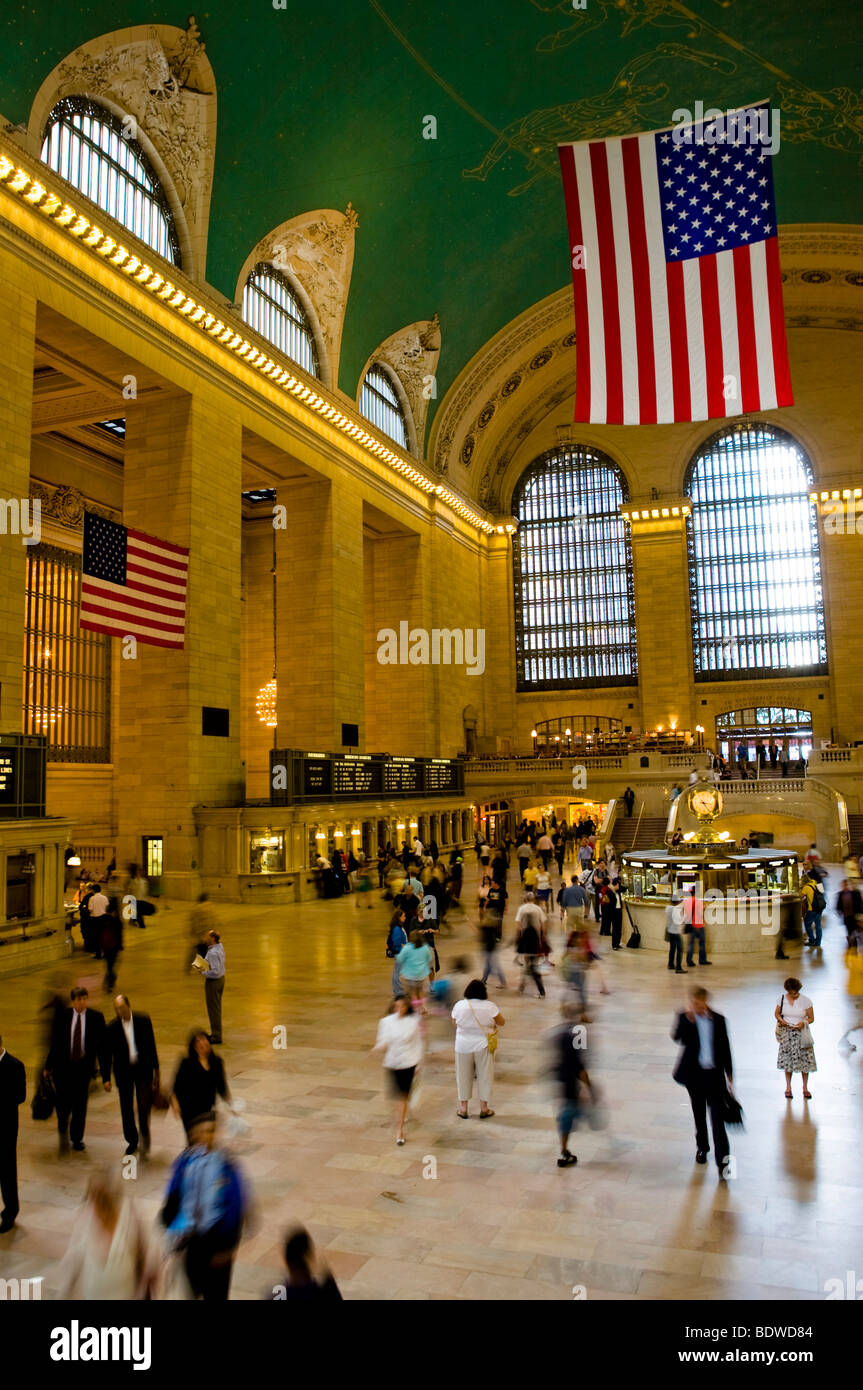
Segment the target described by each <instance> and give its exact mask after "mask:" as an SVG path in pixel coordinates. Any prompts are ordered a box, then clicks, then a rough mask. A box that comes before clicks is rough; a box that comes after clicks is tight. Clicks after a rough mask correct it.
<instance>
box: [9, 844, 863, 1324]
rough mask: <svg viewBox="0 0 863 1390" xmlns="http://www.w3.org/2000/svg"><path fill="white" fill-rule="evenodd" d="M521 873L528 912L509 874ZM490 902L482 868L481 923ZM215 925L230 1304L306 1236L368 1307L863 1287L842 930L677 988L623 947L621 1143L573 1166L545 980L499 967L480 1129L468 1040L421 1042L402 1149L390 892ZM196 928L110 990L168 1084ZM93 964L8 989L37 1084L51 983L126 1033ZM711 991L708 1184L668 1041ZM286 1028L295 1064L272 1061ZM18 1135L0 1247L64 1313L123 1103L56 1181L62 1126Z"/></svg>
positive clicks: (579, 1146) (594, 1150)
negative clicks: (723, 1141) (559, 1146)
mask: <svg viewBox="0 0 863 1390" xmlns="http://www.w3.org/2000/svg"><path fill="white" fill-rule="evenodd" d="M470 857H471V858H472V856H470ZM510 879H511V884H510V886H511V890H512V891H515V889H513V887H512V880H513V879H514V880H515V881H516V884H517V873H516V872H515V871H511V874H510ZM474 893H475V873H474V870H473V868H472V866H471V867H470V868H469V870H468V873H467V876H466V882H465V891H464V901H465V902H466V903H468V904H472V903H473V901H474ZM218 911H219V913H220V916H221V918H222V921H223V928H224V930H223V939H224V942H225V946H226V950H227V962H228V973H227V984H226V989H225V997H224V1028H225V1033H224V1036H225V1044H224V1046H223V1048H222V1049H221V1051H222V1055H223V1057H224V1060H225V1064H226V1067H227V1070H228V1075H229V1080H230V1084H231V1087H232V1089H233V1092H234V1094H235V1095H236V1096H237V1097H242V1098H243V1099H244V1100H245V1102H246V1118H247V1119H248V1120H249V1121H250V1123H251V1126H252V1129H251V1133H250V1135H249V1136H248V1137H246V1138H244V1139H242V1140H239V1141H237V1143H236V1145H235V1148H236V1152H237V1154H238V1156H239V1157H240V1160H241V1162H242V1164H243V1167H244V1170H245V1172H246V1174H247V1175H248V1177H249V1179H250V1181H251V1184H252V1186H253V1189H254V1195H255V1200H256V1215H255V1219H254V1221H253V1224H252V1228H251V1230H250V1232H249V1235H248V1237H247V1239H246V1240H245V1241H244V1243H243V1245H242V1247H241V1249H240V1252H239V1256H238V1259H237V1263H236V1266H235V1273H234V1281H233V1289H232V1297H234V1298H258V1297H261V1296H262V1295H264V1294H266V1292H267V1291H268V1290H269V1289H270V1288H271V1287H272V1285H273V1284H274V1283H277V1282H279V1274H280V1268H281V1266H280V1234H281V1232H282V1231H283V1229H284V1228H285V1227H286V1226H287V1225H288V1224H289V1223H292V1222H295V1221H301V1222H303V1223H304V1224H306V1225H307V1226H308V1227H309V1229H310V1231H311V1232H312V1235H313V1237H314V1239H315V1241H316V1242H317V1244H318V1246H319V1248H320V1249H321V1250H322V1251H323V1252H325V1257H326V1259H327V1261H328V1262H329V1264H330V1266H331V1268H332V1270H333V1272H334V1274H335V1276H336V1278H337V1280H338V1281H339V1284H340V1286H341V1288H342V1291H343V1293H344V1295H345V1297H346V1298H357V1299H386V1300H390V1299H394V1298H395V1299H453V1298H456V1299H522V1298H528V1299H547V1298H552V1299H571V1298H572V1297H573V1286H583V1287H584V1289H585V1290H586V1296H587V1298H588V1299H597V1298H613V1299H632V1298H639V1299H690V1298H696V1299H723V1298H744V1299H781V1300H787V1299H818V1298H823V1297H824V1285H825V1282H826V1281H827V1280H828V1279H840V1280H842V1281H843V1282H844V1281H845V1279H846V1272H847V1271H848V1270H854V1269H856V1268H859V1267H860V1264H861V1260H863V1165H861V1163H860V1160H859V1147H860V1137H861V1100H860V1097H861V1089H863V1088H861V1069H863V1032H861V1033H858V1034H857V1035H856V1036H855V1037H854V1038H853V1039H852V1041H855V1042H857V1043H858V1045H859V1050H858V1051H856V1052H850V1053H849V1052H842V1051H840V1050H839V1048H838V1041H839V1039H840V1037H841V1035H842V1034H843V1033H844V1031H845V1029H846V1028H847V1027H848V1026H849V1024H850V1023H851V1022H852V1020H853V1018H854V1015H855V1010H854V1006H853V1003H852V1002H851V1001H850V1000H849V999H848V998H847V995H846V992H845V970H844V965H843V947H844V932H843V931H842V928H841V924H839V923H838V922H837V921H836V920H835V918H833V917H832V914H828V915H827V917H825V923H826V924H827V927H826V930H825V935H824V951H823V959H821V960H817V959H812V958H811V956H810V952H809V951H803V953H802V957H801V955H800V948H799V947H795V948H792V949H793V950H794V954H793V956H792V959H791V961H789V962H787V963H783V962H778V961H774V960H773V959H772V953H771V952H770V951H769V950H768V949H767V948H766V949H765V954H764V956H763V958H757V959H755V958H753V957H752V956H745V957H739V958H728V957H721V956H720V957H717V960H716V963H715V964H714V965H713V966H712V967H711V968H709V969H707V968H702V969H700V970H699V969H696V970H694V971H692V972H691V973H690V974H689V975H688V976H686V977H685V978H684V977H680V976H675V975H674V974H671V973H669V972H668V971H667V970H666V968H665V960H664V958H663V957H660V956H658V955H656V954H655V953H650V954H648V953H647V952H646V951H628V950H624V951H620V952H618V953H616V954H615V955H614V956H611V955H610V953H609V956H608V958H607V959H606V961H605V969H606V972H607V975H608V979H609V983H610V985H611V991H612V992H611V993H610V995H608V996H606V997H601V996H599V995H598V994H597V996H596V999H595V1007H593V1017H594V1020H595V1023H594V1025H593V1035H594V1036H593V1042H594V1055H595V1061H594V1071H595V1074H596V1076H597V1077H598V1078H599V1080H600V1083H601V1084H602V1085H603V1087H604V1090H605V1095H606V1098H607V1101H608V1106H609V1110H610V1127H609V1129H608V1130H607V1131H605V1132H602V1133H592V1132H589V1131H586V1132H582V1133H580V1134H578V1135H577V1136H575V1137H574V1143H573V1145H572V1147H573V1148H574V1150H575V1152H576V1153H577V1154H578V1158H579V1162H578V1166H577V1167H575V1168H571V1169H567V1170H559V1169H558V1168H557V1166H556V1161H555V1160H556V1156H557V1151H556V1136H555V1132H554V1124H553V1116H554V1100H553V1093H552V1091H551V1089H550V1085H549V1082H548V1081H547V1079H546V1077H545V1070H546V1066H547V1056H546V1048H545V1044H544V1036H545V1033H546V1032H547V1030H548V1029H549V1027H550V1026H551V1025H552V1023H553V1022H554V1021H555V1020H556V1017H557V1005H558V1003H559V1000H560V996H561V986H560V985H559V984H558V983H557V981H556V980H554V978H553V977H552V979H551V983H550V985H549V998H548V1000H547V1001H546V1002H545V1003H543V1002H542V1001H541V1000H538V999H536V998H535V997H528V995H527V994H526V995H525V996H522V997H519V996H517V995H516V994H515V993H514V990H513V986H514V985H515V983H516V982H517V978H518V971H517V969H516V967H515V966H514V965H513V964H512V956H513V953H512V951H511V950H508V951H505V952H504V954H503V957H502V959H503V961H504V964H505V969H506V973H507V977H508V982H509V989H508V990H507V991H506V992H505V993H504V992H502V991H500V992H499V993H498V995H497V996H496V997H499V1000H500V1004H501V1008H502V1011H503V1013H504V1015H505V1017H506V1019H507V1025H506V1028H505V1029H504V1030H503V1035H502V1039H501V1045H500V1048H499V1050H498V1053H497V1060H496V1069H497V1079H496V1088H495V1096H494V1108H495V1110H496V1115H495V1118H494V1119H493V1120H490V1121H488V1122H486V1123H483V1124H480V1123H479V1122H478V1121H476V1120H474V1119H472V1120H471V1121H470V1122H469V1123H463V1122H461V1121H459V1120H458V1119H457V1118H456V1113H455V1112H456V1093H455V1081H454V1074H453V1063H452V1036H451V1033H452V1030H451V1025H450V1023H449V1020H448V1019H447V1018H431V1019H430V1020H429V1022H428V1039H427V1045H428V1056H427V1062H426V1065H425V1067H424V1075H423V1080H422V1087H421V1092H420V1095H419V1098H418V1106H417V1113H416V1116H415V1118H414V1119H412V1121H411V1122H410V1124H409V1128H408V1142H407V1145H406V1146H405V1147H404V1148H396V1146H395V1144H394V1130H393V1116H392V1107H391V1103H390V1101H389V1098H388V1095H387V1092H386V1090H385V1088H384V1084H383V1076H382V1072H381V1067H380V1064H379V1060H378V1059H377V1058H376V1057H369V1055H368V1053H369V1048H370V1047H371V1046H372V1044H373V1043H374V1040H375V1031H376V1024H377V1020H378V1018H379V1017H380V1016H381V1015H382V1014H383V1013H384V1012H385V1009H386V1005H387V1002H388V998H389V980H390V974H391V966H390V962H389V961H387V960H386V958H385V954H384V939H385V936H386V929H387V922H388V916H389V914H388V911H387V908H386V906H385V905H384V904H381V903H379V902H378V900H377V895H375V905H374V908H373V909H372V910H365V909H364V908H363V909H359V910H358V909H357V908H356V907H355V905H354V901H353V900H351V899H345V900H343V901H341V902H338V903H331V902H327V903H324V902H321V903H318V902H315V903H311V904H308V905H303V906H296V907H285V908H272V907H271V908H264V907H262V908H249V907H236V906H230V907H224V908H222V907H219V909H218ZM473 915H474V914H473V913H472V912H471V913H470V914H469V916H470V917H473ZM512 915H513V908H512V906H511V908H510V913H509V918H510V920H511V919H512ZM187 917H188V911H187V909H185V908H184V907H183V906H181V905H179V904H163V905H162V906H161V908H160V911H159V912H158V914H157V915H156V916H155V917H154V918H152V919H151V925H150V927H149V928H148V929H147V930H146V931H143V932H138V931H132V932H129V933H128V934H127V935H128V938H129V939H128V947H127V950H126V952H125V955H124V957H123V958H122V960H121V964H120V969H119V985H118V988H120V989H122V990H123V991H124V992H126V993H127V994H128V995H129V996H130V998H131V1000H132V1004H133V1007H135V1008H138V1009H141V1010H144V1011H146V1012H149V1013H150V1014H151V1016H152V1018H153V1022H154V1025H155V1029H156V1039H157V1043H158V1047H159V1050H160V1054H161V1058H162V1070H163V1076H167V1077H170V1076H171V1075H172V1074H173V1070H174V1067H175V1066H176V1063H177V1060H178V1059H179V1057H180V1054H181V1052H182V1050H183V1048H184V1045H185V1040H186V1037H187V1033H188V1030H189V1028H190V1027H191V1026H194V1025H198V1024H202V1023H205V1022H206V1013H205V1011H204V1007H203V995H202V986H201V983H200V981H199V980H197V979H196V978H190V977H189V976H188V975H187V974H185V973H184V971H183V969H182V962H183V959H184V952H185V949H186V923H187ZM558 939H559V934H558V936H557V937H556V938H555V940H558ZM439 949H440V955H441V960H442V962H443V964H444V965H446V964H447V962H449V961H451V960H452V959H453V958H454V957H456V956H458V955H459V954H462V953H464V952H468V953H472V954H473V958H474V960H477V959H478V955H477V952H476V948H475V944H474V939H473V936H472V930H471V927H470V923H469V922H468V920H467V919H466V918H465V919H462V920H461V921H460V922H459V923H458V924H456V927H455V931H454V934H453V936H452V937H442V939H441V941H440V946H439ZM100 968H101V967H100V966H99V965H98V964H97V963H95V962H93V961H91V959H90V958H89V957H85V956H84V955H83V954H82V953H81V952H80V951H79V952H77V953H76V955H75V957H74V958H73V959H72V960H70V961H68V962H67V963H65V964H64V965H62V966H58V967H54V968H53V969H50V970H48V969H45V970H40V971H36V972H32V973H29V974H26V975H22V976H18V977H13V978H6V979H3V980H0V1033H2V1035H3V1037H4V1040H5V1042H6V1045H7V1047H8V1048H9V1050H10V1051H11V1052H13V1053H14V1054H16V1055H17V1056H19V1057H21V1058H22V1059H23V1060H24V1061H25V1062H26V1063H27V1067H28V1084H30V1086H31V1087H32V1075H33V1069H34V1067H35V1066H36V1064H37V1063H38V1061H39V1050H40V1041H39V1039H40V1029H41V1025H40V1022H39V1016H38V1010H39V1007H40V1005H41V1004H42V1003H43V1002H44V999H45V997H46V994H47V991H48V988H49V986H53V985H58V984H62V985H63V987H64V988H68V987H69V986H70V985H71V984H73V983H75V982H76V981H82V982H85V983H87V984H88V985H89V987H90V988H91V992H92V995H93V996H94V997H93V999H92V1000H91V1002H93V1003H94V1004H96V1006H97V1007H104V1009H105V1012H106V1015H110V1014H111V1012H112V1011H111V1006H110V1002H109V1000H108V998H107V996H106V995H104V993H102V989H101V977H100V974H99V971H100ZM789 972H790V973H794V974H799V975H800V978H801V979H802V981H803V988H804V991H805V992H806V993H807V994H809V995H810V996H811V997H812V999H813V1001H814V1004H815V1012H816V1024H815V1026H814V1028H813V1033H814V1037H815V1047H816V1055H817V1060H818V1072H817V1074H816V1075H814V1076H813V1077H812V1080H811V1090H812V1093H813V1099H812V1101H810V1102H804V1101H803V1100H802V1098H801V1095H800V1092H801V1089H802V1087H801V1084H800V1079H799V1077H798V1078H796V1079H795V1082H794V1089H795V1098H794V1100H793V1102H788V1101H786V1100H785V1099H784V1097H783V1090H784V1080H783V1077H782V1074H781V1073H780V1072H778V1071H777V1069H776V1050H777V1049H776V1043H775V1040H774V1022H773V1008H774V1006H775V1003H776V1000H777V998H778V996H779V994H780V992H781V988H782V981H783V979H784V978H785V976H786V975H787V974H788V973H789ZM694 981H698V982H701V981H704V982H705V983H706V984H707V985H708V987H709V988H710V989H711V990H712V991H713V994H714V1004H715V1007H716V1008H717V1009H718V1010H719V1011H720V1012H722V1013H724V1014H725V1015H726V1017H727V1019H728V1023H729V1029H730V1035H731V1044H732V1049H733V1053H734V1061H735V1072H736V1081H737V1094H738V1096H739V1098H740V1100H741V1102H742V1104H743V1106H744V1109H745V1112H746V1130H745V1132H744V1133H740V1132H739V1131H737V1132H735V1133H734V1134H733V1137H732V1154H733V1156H734V1158H735V1160H736V1176H735V1177H734V1178H733V1179H732V1181H730V1182H729V1183H727V1184H719V1183H718V1182H717V1176H716V1171H715V1169H714V1168H713V1167H712V1166H708V1167H707V1168H702V1167H696V1166H695V1163H694V1161H693V1160H694V1148H695V1146H694V1140H693V1133H692V1122H691V1117H690V1113H689V1108H688V1103H687V1098H686V1094H685V1092H684V1091H682V1090H681V1089H680V1088H679V1087H677V1086H675V1085H674V1083H673V1082H672V1080H671V1069H672V1066H673V1062H674V1057H675V1052H676V1049H675V1046H674V1044H672V1042H671V1041H670V1038H669V1029H670V1025H671V1022H672V1018H673V1015H674V1011H675V1009H676V1008H678V1007H679V1005H680V1003H681V1000H682V998H683V994H684V990H685V988H686V986H687V985H688V984H690V983H692V982H694ZM857 1017H859V1018H861V1019H863V1010H861V1011H857ZM282 1028H284V1030H285V1033H284V1038H285V1040H286V1043H287V1046H286V1047H284V1048H281V1047H277V1046H274V1043H278V1042H279V1041H280V1039H281V1036H282V1035H281V1034H280V1031H279V1030H280V1029H282ZM28 1099H29V1098H28ZM476 1108H477V1106H476V1102H474V1110H475V1109H476ZM21 1114H22V1124H21V1130H22V1132H21V1138H20V1141H19V1164H20V1188H21V1214H20V1217H19V1222H18V1226H17V1227H16V1229H15V1230H14V1231H13V1232H12V1233H10V1234H9V1235H5V1236H2V1237H0V1276H2V1277H7V1278H8V1277H13V1276H17V1277H18V1278H34V1277H39V1276H42V1277H43V1278H44V1281H45V1282H44V1288H45V1296H46V1297H50V1296H51V1294H52V1292H53V1290H54V1289H55V1288H56V1267H57V1263H58V1260H59V1258H60V1257H61V1255H62V1254H63V1251H64V1249H65V1247H66V1243H67V1240H68V1235H69V1230H70V1226H71V1223H72V1220H73V1218H74V1214H75V1211H76V1208H77V1207H78V1205H79V1203H80V1201H81V1198H82V1194H83V1191H84V1188H85V1185H86V1181H87V1175H88V1173H89V1172H91V1171H92V1170H93V1167H94V1166H95V1165H97V1164H99V1163H101V1162H111V1163H116V1164H117V1166H118V1171H119V1170H120V1164H121V1159H122V1155H123V1150H124V1141H123V1138H122V1133H121V1129H120V1116H119V1103H118V1100H117V1096H116V1092H115V1093H113V1094H111V1095H104V1094H102V1093H101V1090H99V1091H94V1093H93V1095H92V1096H91V1101H90V1110H89V1116H88V1122H87V1134H86V1140H87V1150H86V1152H85V1153H83V1154H74V1153H73V1154H71V1155H70V1156H69V1157H67V1158H65V1159H63V1160H59V1159H58V1158H57V1146H56V1130H55V1127H54V1122H53V1120H52V1121H50V1122H48V1123H44V1124H36V1123H34V1121H33V1120H32V1117H31V1115H30V1111H29V1104H28V1105H27V1106H26V1107H24V1108H23V1109H22V1112H21ZM181 1148H182V1130H181V1127H180V1124H179V1121H177V1120H175V1119H174V1118H173V1117H172V1116H167V1117H164V1116H156V1117H155V1118H154V1129H153V1154H152V1158H151V1160H150V1162H149V1163H147V1164H140V1165H139V1167H138V1174H137V1177H136V1178H135V1179H134V1180H132V1181H129V1182H128V1184H127V1190H128V1192H129V1194H130V1195H131V1196H132V1197H133V1198H134V1200H135V1201H136V1203H137V1204H138V1206H139V1207H140V1210H141V1211H142V1212H143V1213H144V1214H145V1216H147V1217H148V1218H154V1217H155V1214H156V1212H157V1210H158V1207H159V1201H160V1195H161V1192H162V1189H163V1187H164V1184H165V1180H166V1176H167V1171H168V1167H169V1165H170V1163H171V1161H172V1160H173V1158H174V1157H175V1155H176V1154H177V1153H178V1152H179V1150H180V1149H181Z"/></svg>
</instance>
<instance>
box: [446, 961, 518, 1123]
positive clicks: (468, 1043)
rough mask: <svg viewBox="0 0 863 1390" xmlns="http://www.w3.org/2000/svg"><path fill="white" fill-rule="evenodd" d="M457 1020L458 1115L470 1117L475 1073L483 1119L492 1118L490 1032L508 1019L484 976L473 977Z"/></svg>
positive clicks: (458, 1008)
mask: <svg viewBox="0 0 863 1390" xmlns="http://www.w3.org/2000/svg"><path fill="white" fill-rule="evenodd" d="M452 1018H453V1022H454V1023H455V1028H456V1032H455V1077H456V1084H457V1086H458V1111H457V1112H456V1113H457V1114H458V1117H459V1119H460V1120H466V1119H467V1118H468V1113H467V1107H468V1101H469V1100H470V1098H471V1093H472V1092H473V1083H474V1077H475V1078H476V1088H477V1090H478V1091H479V1103H480V1112H479V1117H480V1119H481V1120H487V1119H489V1118H490V1117H491V1116H492V1115H493V1114H494V1111H493V1110H490V1109H489V1105H488V1103H489V1101H490V1100H491V1090H492V1082H493V1080H494V1061H493V1058H492V1054H491V1052H490V1051H489V1046H488V1042H489V1036H490V1035H491V1034H492V1033H494V1030H495V1028H502V1027H503V1025H504V1023H505V1022H506V1019H505V1018H504V1017H503V1015H502V1014H500V1013H498V1010H497V1004H495V1003H493V1001H492V1000H491V999H489V997H488V993H487V991H486V987H485V985H484V984H483V982H482V980H471V982H470V984H469V985H468V987H467V989H466V990H465V992H464V998H463V999H460V1000H459V1001H458V1003H457V1004H456V1005H455V1007H454V1008H453V1011H452Z"/></svg>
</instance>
